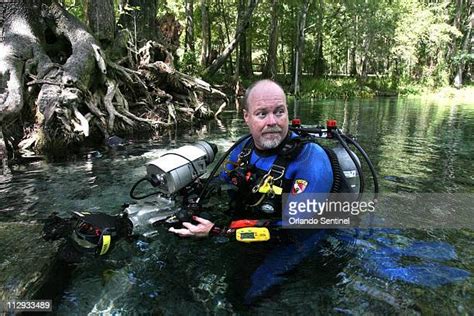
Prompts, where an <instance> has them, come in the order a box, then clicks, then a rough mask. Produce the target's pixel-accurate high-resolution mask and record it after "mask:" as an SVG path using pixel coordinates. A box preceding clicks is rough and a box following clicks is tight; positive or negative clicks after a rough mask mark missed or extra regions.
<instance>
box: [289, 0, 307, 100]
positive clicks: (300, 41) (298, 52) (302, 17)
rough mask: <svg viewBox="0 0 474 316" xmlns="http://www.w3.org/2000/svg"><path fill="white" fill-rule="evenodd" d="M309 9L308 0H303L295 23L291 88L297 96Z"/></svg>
mask: <svg viewBox="0 0 474 316" xmlns="http://www.w3.org/2000/svg"><path fill="white" fill-rule="evenodd" d="M308 9H309V0H304V3H303V8H302V9H301V11H300V13H299V15H298V23H297V33H296V34H297V35H296V42H295V62H294V63H295V71H294V73H295V75H294V77H293V84H292V86H293V88H294V94H295V95H298V94H299V92H300V78H301V69H302V67H301V65H302V63H303V52H304V39H305V27H306V16H307V14H308Z"/></svg>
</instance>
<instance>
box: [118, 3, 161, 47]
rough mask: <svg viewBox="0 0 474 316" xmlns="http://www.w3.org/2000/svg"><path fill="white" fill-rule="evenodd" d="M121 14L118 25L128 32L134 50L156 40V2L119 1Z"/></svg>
mask: <svg viewBox="0 0 474 316" xmlns="http://www.w3.org/2000/svg"><path fill="white" fill-rule="evenodd" d="M121 1H122V8H123V12H121V14H120V18H119V24H121V25H122V29H126V30H130V31H131V33H132V34H131V35H132V39H133V41H134V46H135V49H136V50H138V48H139V47H141V46H143V45H144V44H145V43H146V42H147V41H148V40H158V38H157V35H158V34H159V32H158V31H157V28H156V12H157V9H158V8H157V0H121Z"/></svg>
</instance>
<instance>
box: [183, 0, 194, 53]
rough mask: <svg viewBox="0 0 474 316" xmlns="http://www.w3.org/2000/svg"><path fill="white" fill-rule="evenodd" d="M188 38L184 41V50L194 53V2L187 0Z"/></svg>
mask: <svg viewBox="0 0 474 316" xmlns="http://www.w3.org/2000/svg"><path fill="white" fill-rule="evenodd" d="M185 14H186V36H185V39H184V50H185V51H186V52H193V53H194V0H186V4H185Z"/></svg>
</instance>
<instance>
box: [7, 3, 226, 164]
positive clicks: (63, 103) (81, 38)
mask: <svg viewBox="0 0 474 316" xmlns="http://www.w3.org/2000/svg"><path fill="white" fill-rule="evenodd" d="M36 18H38V19H43V21H42V22H41V23H36V22H38V21H36V22H32V23H29V22H31V21H26V20H25V19H24V18H23V16H22V15H21V14H19V15H17V16H14V17H13V19H15V21H16V22H15V23H18V22H19V21H21V22H22V24H23V25H26V26H29V27H30V28H33V27H34V26H37V25H41V27H43V28H45V27H46V28H48V31H49V32H52V33H54V36H55V38H58V39H59V38H61V39H62V40H63V41H66V44H67V45H70V46H71V54H70V55H69V56H67V57H66V59H64V60H63V61H62V63H58V61H56V60H55V58H56V57H57V56H56V55H48V51H47V49H46V48H45V46H44V43H41V41H40V40H39V39H38V38H37V37H36V36H35V35H34V34H38V33H40V32H45V29H42V30H40V29H35V32H33V31H31V30H30V31H31V32H30V33H28V36H26V37H25V36H23V37H21V38H18V37H15V36H14V34H15V33H14V32H11V34H13V35H12V36H11V37H10V38H8V37H7V38H6V41H5V43H0V46H2V47H1V49H2V51H3V52H7V53H5V54H3V55H2V56H6V57H0V64H1V63H2V62H3V63H4V65H6V68H5V69H0V79H2V80H0V83H1V82H2V81H5V82H7V85H6V87H0V124H1V127H2V129H3V134H4V137H3V140H4V142H5V146H4V147H6V148H7V149H9V150H13V151H18V150H20V149H23V150H27V149H35V150H36V151H37V152H44V151H47V150H48V149H51V148H53V149H57V148H59V147H61V146H64V147H65V149H64V150H67V147H68V146H70V145H75V144H81V143H82V142H84V141H85V139H86V138H88V137H96V138H97V137H98V136H99V137H100V135H101V137H106V138H107V137H109V136H110V135H113V134H117V133H118V134H122V135H124V134H126V133H135V132H143V131H156V130H158V129H160V128H161V127H168V126H175V125H176V124H177V122H181V121H192V120H193V119H194V118H201V117H212V111H211V110H210V108H209V106H208V103H207V102H206V100H207V99H210V98H218V99H221V100H223V101H224V102H223V103H222V105H221V106H220V108H219V110H218V111H217V112H216V114H215V115H216V116H217V115H219V113H221V112H222V110H223V107H224V106H225V104H226V103H228V99H227V96H226V95H225V94H224V93H222V92H221V91H219V90H217V89H215V88H213V87H212V86H211V85H210V84H208V83H207V82H205V81H203V80H201V79H198V78H193V77H191V76H189V75H186V74H184V73H181V72H179V71H176V70H175V69H174V67H173V56H172V54H171V53H169V52H168V50H167V48H166V47H165V46H163V45H162V44H159V43H157V42H152V41H149V42H147V43H146V44H145V45H144V46H143V47H142V48H140V49H139V50H138V51H136V52H135V51H131V50H130V49H128V52H127V54H128V57H127V58H124V59H123V60H122V61H119V62H114V61H112V60H110V59H109V58H108V57H107V56H106V54H105V53H104V51H103V50H102V49H101V47H100V46H99V44H98V43H97V42H96V40H95V39H94V37H93V36H92V35H91V34H89V33H88V31H87V30H86V29H85V28H84V27H83V26H82V24H81V23H79V22H78V21H77V20H76V18H74V17H73V16H72V15H70V14H69V13H67V12H66V11H65V10H64V9H63V8H62V7H61V6H60V5H59V4H57V3H56V2H55V1H53V2H52V4H51V5H49V6H47V5H43V6H42V10H41V14H38V15H36ZM15 23H10V24H8V23H6V26H7V28H8V27H9V25H16V24H15ZM9 31H11V30H9ZM22 32H23V33H22V34H24V33H25V31H22ZM67 45H66V46H67ZM133 56H135V61H133V62H132V59H133V58H132V57H133ZM127 61H128V64H129V65H128V67H127ZM135 66H136V67H138V68H137V69H133V67H135ZM3 78H7V79H8V80H4V79H3ZM24 78H27V80H26V81H27V82H26V83H25V79H24ZM25 95H26V96H27V97H28V98H26V97H25ZM26 99H27V100H28V102H26V101H25V100H26ZM25 105H26V108H27V109H26V110H24V106H25ZM28 113H31V114H28ZM27 114H28V115H27ZM20 116H21V117H23V118H27V120H24V119H22V120H21V121H22V122H23V126H21V127H20V129H23V131H24V132H23V134H22V135H17V134H18V133H16V132H14V131H13V129H11V128H7V127H8V126H11V124H9V123H11V122H13V121H15V120H17V119H18V117H20ZM25 130H28V131H29V132H25ZM24 134H26V137H24ZM22 139H23V140H22ZM0 158H1V157H0Z"/></svg>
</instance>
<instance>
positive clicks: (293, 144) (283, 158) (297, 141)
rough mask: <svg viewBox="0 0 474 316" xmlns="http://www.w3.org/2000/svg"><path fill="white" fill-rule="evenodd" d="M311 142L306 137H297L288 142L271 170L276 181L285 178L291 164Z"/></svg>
mask: <svg viewBox="0 0 474 316" xmlns="http://www.w3.org/2000/svg"><path fill="white" fill-rule="evenodd" d="M310 141H311V140H310V139H309V138H306V137H295V138H290V139H288V140H286V141H285V143H284V145H283V147H282V148H281V150H280V152H279V154H278V156H277V158H276V159H275V162H274V163H273V165H272V167H271V169H270V175H271V176H272V177H273V178H274V179H281V178H283V175H284V174H285V172H286V168H287V167H288V165H289V164H290V162H291V161H293V160H294V159H295V158H296V157H297V156H298V155H299V154H300V152H301V150H302V149H303V145H304V144H306V143H308V142H310Z"/></svg>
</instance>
